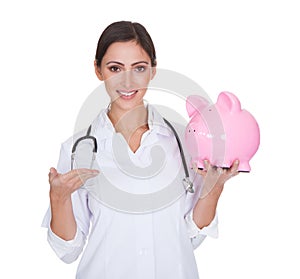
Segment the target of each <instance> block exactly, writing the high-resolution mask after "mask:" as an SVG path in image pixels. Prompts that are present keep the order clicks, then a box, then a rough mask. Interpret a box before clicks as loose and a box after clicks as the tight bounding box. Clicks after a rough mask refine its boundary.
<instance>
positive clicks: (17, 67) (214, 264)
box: [0, 0, 300, 279]
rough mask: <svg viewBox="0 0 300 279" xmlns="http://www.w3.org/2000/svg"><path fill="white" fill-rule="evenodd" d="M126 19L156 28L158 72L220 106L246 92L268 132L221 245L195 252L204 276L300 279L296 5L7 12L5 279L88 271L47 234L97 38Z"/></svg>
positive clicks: (66, 5)
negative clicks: (192, 85) (52, 185)
mask: <svg viewBox="0 0 300 279" xmlns="http://www.w3.org/2000/svg"><path fill="white" fill-rule="evenodd" d="M123 19H124V20H132V21H138V22H141V23H142V24H143V25H144V26H146V28H147V29H148V31H149V33H150V34H151V36H152V38H153V40H154V42H155V45H156V49H157V57H158V66H159V67H161V68H166V69H170V70H175V71H178V72H180V73H182V74H184V75H186V76H188V77H190V78H192V79H193V80H195V81H196V82H197V83H198V84H200V85H201V86H202V88H204V89H205V91H206V92H207V93H208V94H209V96H210V97H211V99H213V100H216V98H217V95H218V94H219V92H221V91H222V90H228V91H231V92H233V93H235V94H236V95H237V96H238V97H239V99H240V101H241V103H242V106H243V107H244V108H246V109H247V110H249V111H250V112H251V113H252V114H253V115H254V116H255V117H256V119H257V121H258V122H259V125H260V128H261V146H260V149H259V151H258V153H257V154H256V155H255V157H254V158H253V160H252V161H251V166H252V172H251V173H250V174H241V175H239V176H238V177H236V178H234V179H233V180H232V181H230V182H228V183H227V185H226V188H225V191H224V193H223V196H222V197H221V200H220V202H219V209H218V211H219V220H220V226H219V229H220V236H219V239H218V240H213V239H207V240H206V241H205V242H204V243H203V245H202V246H201V247H199V248H198V249H197V250H196V251H195V254H196V258H197V262H198V266H199V273H200V277H201V278H202V279H212V278H214V279H215V278H231V279H234V278H237V279H240V278H243V279H246V278H289V279H292V278H300V271H299V265H298V264H299V257H298V256H299V250H300V244H299V235H300V228H299V212H300V207H299V200H298V193H299V191H298V188H299V181H298V176H299V155H300V154H299V145H298V143H299V136H298V135H299V132H298V130H299V125H298V121H299V116H300V115H299V105H298V102H297V100H298V98H297V97H298V95H299V93H300V92H299V90H300V82H299V76H300V75H299V74H300V73H299V68H300V54H299V53H300V51H299V49H300V43H299V26H300V17H299V8H298V5H297V1H291V0H285V1H263V0H260V1H258V0H254V1H233V0H232V1H188V0H186V1H174V0H173V1H159V3H156V2H155V1H148V2H142V1H106V2H104V1H77V0H75V1H70V0H69V1H58V0H54V1H47V2H46V1H34V0H27V1H20V0H16V1H6V4H4V1H2V2H1V4H0V28H1V33H0V36H1V43H0V46H1V52H0V71H1V82H0V92H1V97H0V98H1V103H0V105H1V109H0V113H1V115H0V117H1V118H0V119H1V130H2V133H1V145H0V150H1V174H2V177H1V178H2V180H1V189H2V190H1V194H0V217H1V218H0V222H1V223H0V224H1V230H0V239H1V249H0V251H1V255H2V263H1V270H0V277H1V278H74V276H75V271H76V267H77V264H78V263H74V264H72V265H66V264H64V263H62V262H60V261H59V260H58V259H57V258H56V256H55V254H54V252H53V251H52V250H51V248H50V247H49V246H48V243H47V241H46V231H45V230H44V229H42V228H41V227H40V224H41V221H42V218H43V215H44V213H45V210H46V208H47V206H48V181H47V179H48V177H47V175H48V170H49V168H50V167H51V166H55V165H56V163H57V159H58V153H59V148H60V143H61V142H62V141H64V140H65V139H66V138H67V137H69V136H70V135H71V134H72V131H73V128H74V121H75V119H76V116H77V113H78V111H79V109H80V107H81V105H82V103H83V102H84V100H85V99H86V97H87V96H88V95H89V94H90V93H91V92H92V91H93V90H94V89H95V88H96V87H97V86H98V85H99V81H98V80H97V79H96V77H95V75H94V72H93V58H94V54H95V50H96V44H97V41H98V37H99V35H100V33H101V32H102V30H103V29H104V28H105V27H106V26H107V25H108V24H110V23H111V22H113V21H117V20H123ZM296 98H297V99H296ZM116 268H118V267H117V266H116ZM4 274H5V275H4Z"/></svg>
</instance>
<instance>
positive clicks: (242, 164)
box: [238, 161, 251, 172]
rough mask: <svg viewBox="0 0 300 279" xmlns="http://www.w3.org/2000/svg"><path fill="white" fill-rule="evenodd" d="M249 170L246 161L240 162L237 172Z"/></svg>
mask: <svg viewBox="0 0 300 279" xmlns="http://www.w3.org/2000/svg"><path fill="white" fill-rule="evenodd" d="M250 170H251V167H250V165H249V162H248V161H244V162H243V161H242V162H240V164H239V167H238V171H239V172H250Z"/></svg>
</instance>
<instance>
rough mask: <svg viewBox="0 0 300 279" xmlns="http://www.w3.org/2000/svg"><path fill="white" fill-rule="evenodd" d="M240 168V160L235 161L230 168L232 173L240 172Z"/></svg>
mask: <svg viewBox="0 0 300 279" xmlns="http://www.w3.org/2000/svg"><path fill="white" fill-rule="evenodd" d="M238 168H239V160H235V161H234V163H233V164H232V166H231V167H230V173H236V172H238Z"/></svg>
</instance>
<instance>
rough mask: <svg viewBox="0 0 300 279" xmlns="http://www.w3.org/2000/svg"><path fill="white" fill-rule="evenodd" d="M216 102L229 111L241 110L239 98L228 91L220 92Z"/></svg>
mask: <svg viewBox="0 0 300 279" xmlns="http://www.w3.org/2000/svg"><path fill="white" fill-rule="evenodd" d="M217 104H218V106H221V107H223V108H224V109H226V110H228V111H230V112H238V111H241V103H240V101H239V99H238V98H237V97H236V96H235V95H234V94H232V93H230V92H226V91H224V92H221V93H220V94H219V96H218V100H217Z"/></svg>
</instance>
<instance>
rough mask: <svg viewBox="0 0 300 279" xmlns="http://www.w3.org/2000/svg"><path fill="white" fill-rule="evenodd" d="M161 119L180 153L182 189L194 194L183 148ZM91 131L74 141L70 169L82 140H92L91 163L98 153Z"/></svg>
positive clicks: (176, 135)
mask: <svg viewBox="0 0 300 279" xmlns="http://www.w3.org/2000/svg"><path fill="white" fill-rule="evenodd" d="M163 119H164V121H165V123H166V124H167V125H168V126H169V128H170V129H171V130H172V132H173V133H174V136H175V138H176V141H177V145H178V149H179V151H180V157H181V161H182V165H183V168H184V173H185V177H184V178H183V179H182V183H183V186H184V189H185V190H186V191H188V192H190V193H194V192H195V191H194V187H193V182H192V181H191V180H190V177H189V172H188V168H187V164H186V160H185V157H184V153H183V148H182V145H181V141H180V139H179V136H178V134H177V132H176V130H175V129H174V127H173V126H172V124H171V123H170V122H169V121H168V120H166V119H165V118H163ZM91 130H92V125H90V126H89V128H88V129H87V132H86V135H85V136H83V137H80V138H78V139H77V140H76V141H75V143H74V144H73V147H72V155H71V169H73V168H74V158H75V153H76V148H77V146H78V144H79V143H80V142H82V141H84V140H92V142H93V155H92V163H93V161H94V160H95V159H96V154H97V151H98V144H97V139H96V138H95V137H94V136H91Z"/></svg>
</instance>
